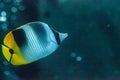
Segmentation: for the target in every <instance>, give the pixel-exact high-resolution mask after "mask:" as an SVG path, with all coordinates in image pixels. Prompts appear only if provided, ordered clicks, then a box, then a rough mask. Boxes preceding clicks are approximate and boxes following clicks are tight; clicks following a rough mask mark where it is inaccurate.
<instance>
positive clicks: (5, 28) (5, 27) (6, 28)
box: [2, 23, 8, 31]
mask: <svg viewBox="0 0 120 80" xmlns="http://www.w3.org/2000/svg"><path fill="white" fill-rule="evenodd" d="M2 30H3V31H7V30H8V24H7V23H3V24H2Z"/></svg>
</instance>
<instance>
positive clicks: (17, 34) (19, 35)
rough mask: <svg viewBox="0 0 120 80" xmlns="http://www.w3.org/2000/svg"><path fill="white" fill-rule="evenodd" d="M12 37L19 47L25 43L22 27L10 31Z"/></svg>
mask: <svg viewBox="0 0 120 80" xmlns="http://www.w3.org/2000/svg"><path fill="white" fill-rule="evenodd" d="M12 34H13V36H14V39H15V41H16V43H17V45H18V46H19V47H22V46H24V44H26V43H27V42H26V34H25V32H24V30H23V29H18V30H15V31H13V32H12Z"/></svg>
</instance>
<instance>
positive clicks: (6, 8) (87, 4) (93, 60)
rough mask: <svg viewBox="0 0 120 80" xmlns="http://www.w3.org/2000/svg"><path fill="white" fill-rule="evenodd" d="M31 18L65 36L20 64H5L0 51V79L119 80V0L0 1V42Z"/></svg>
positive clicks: (31, 20) (30, 20)
mask: <svg viewBox="0 0 120 80" xmlns="http://www.w3.org/2000/svg"><path fill="white" fill-rule="evenodd" d="M33 21H42V22H45V23H47V24H48V25H49V26H50V27H53V28H54V29H56V30H57V31H60V32H67V33H68V34H69V36H68V38H66V39H65V40H64V41H63V43H62V44H61V45H60V47H59V48H58V49H57V50H56V51H55V52H54V53H53V54H51V55H50V56H48V57H46V58H43V59H40V60H39V61H36V62H34V63H31V64H28V65H24V66H13V65H11V64H9V63H8V62H7V61H6V60H5V58H4V57H3V54H2V50H0V54H1V55H0V80H120V0H0V43H1V44H2V43H3V38H4V36H5V35H6V34H7V33H8V32H9V31H11V30H13V29H15V28H17V27H19V26H21V25H23V24H25V23H28V22H33ZM0 48H1V47H0Z"/></svg>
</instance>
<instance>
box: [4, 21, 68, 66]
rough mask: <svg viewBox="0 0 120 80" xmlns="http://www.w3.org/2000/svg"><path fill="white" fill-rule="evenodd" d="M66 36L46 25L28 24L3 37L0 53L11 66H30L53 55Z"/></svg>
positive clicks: (38, 23)
mask: <svg viewBox="0 0 120 80" xmlns="http://www.w3.org/2000/svg"><path fill="white" fill-rule="evenodd" d="M67 36H68V33H60V32H58V31H56V30H54V29H53V28H52V27H49V26H48V24H47V23H44V22H40V21H36V22H29V23H26V24H24V25H22V26H20V27H18V28H16V29H14V30H12V31H10V32H8V33H7V34H6V35H5V37H4V38H3V44H2V53H3V55H4V57H5V59H6V60H7V61H8V62H9V63H10V64H12V65H16V66H20V65H26V64H30V63H32V62H35V61H38V60H39V59H42V58H45V57H47V56H49V55H50V54H52V53H54V52H55V51H56V49H57V48H58V47H59V46H60V44H61V42H62V41H63V40H64V39H65V38H67Z"/></svg>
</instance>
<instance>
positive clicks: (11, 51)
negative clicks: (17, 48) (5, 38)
mask: <svg viewBox="0 0 120 80" xmlns="http://www.w3.org/2000/svg"><path fill="white" fill-rule="evenodd" d="M2 45H3V46H4V47H6V48H8V49H9V52H10V54H11V56H10V59H9V62H10V63H11V60H12V57H13V54H14V50H13V49H11V48H10V47H8V46H7V45H5V44H2Z"/></svg>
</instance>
